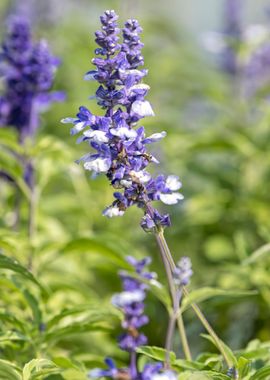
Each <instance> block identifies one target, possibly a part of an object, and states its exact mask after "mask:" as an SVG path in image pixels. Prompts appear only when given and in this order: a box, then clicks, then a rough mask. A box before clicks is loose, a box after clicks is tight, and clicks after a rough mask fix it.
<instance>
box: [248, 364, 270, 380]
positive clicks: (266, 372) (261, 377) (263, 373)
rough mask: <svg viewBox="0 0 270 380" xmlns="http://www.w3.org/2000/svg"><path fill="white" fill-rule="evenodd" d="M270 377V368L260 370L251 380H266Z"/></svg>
mask: <svg viewBox="0 0 270 380" xmlns="http://www.w3.org/2000/svg"><path fill="white" fill-rule="evenodd" d="M268 376H270V366H266V367H263V368H261V369H259V371H257V372H256V373H254V375H253V376H251V378H250V380H266V379H268Z"/></svg>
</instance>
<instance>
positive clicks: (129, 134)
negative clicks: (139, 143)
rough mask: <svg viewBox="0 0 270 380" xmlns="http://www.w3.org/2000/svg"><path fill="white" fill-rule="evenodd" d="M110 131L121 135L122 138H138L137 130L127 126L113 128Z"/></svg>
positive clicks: (118, 135) (115, 134)
mask: <svg viewBox="0 0 270 380" xmlns="http://www.w3.org/2000/svg"><path fill="white" fill-rule="evenodd" d="M110 132H111V134H112V135H114V136H117V137H120V138H125V137H126V138H128V139H129V138H136V137H137V132H136V131H134V129H129V128H127V127H122V128H118V129H116V128H111V129H110Z"/></svg>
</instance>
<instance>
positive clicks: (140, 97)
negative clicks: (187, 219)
mask: <svg viewBox="0 0 270 380" xmlns="http://www.w3.org/2000/svg"><path fill="white" fill-rule="evenodd" d="M117 18H118V16H117V15H116V14H115V12H114V11H106V12H105V13H104V14H103V15H102V16H101V18H100V20H101V24H102V30H101V31H98V32H96V42H97V44H98V45H99V46H100V47H99V48H98V49H96V51H95V52H96V55H97V57H95V58H94V59H93V60H92V63H93V64H94V65H95V66H96V69H95V70H90V71H89V72H88V73H86V75H85V79H86V80H95V81H97V82H98V83H99V87H98V89H97V91H96V94H95V98H96V100H97V103H98V105H100V106H101V108H103V109H104V110H105V115H104V116H96V115H93V114H92V113H91V112H90V111H89V110H88V109H87V108H86V107H80V108H79V112H78V113H77V115H76V117H75V118H65V119H63V120H62V122H63V123H72V124H73V127H72V129H71V134H80V136H79V138H78V140H77V142H78V143H80V142H82V141H85V142H86V143H88V144H89V145H90V147H91V148H92V149H93V150H94V151H95V152H94V153H92V152H90V153H88V154H86V155H84V156H83V157H82V158H81V159H80V160H78V162H83V165H84V168H85V169H86V170H89V171H91V172H93V173H94V175H97V174H100V173H104V174H105V175H106V176H107V178H108V180H109V181H110V183H111V185H112V186H113V188H114V189H116V191H115V193H114V198H115V200H114V201H113V203H112V204H111V205H110V206H109V207H107V208H106V209H105V210H104V212H103V214H104V215H105V216H107V217H113V216H122V215H123V214H124V212H125V211H126V209H127V208H128V207H130V206H132V205H137V206H138V207H141V208H143V209H144V210H145V217H144V219H143V221H142V226H143V228H145V229H146V230H151V227H150V226H151V225H153V226H154V227H155V228H156V226H157V225H159V226H163V227H166V226H169V225H170V219H169V216H168V215H165V216H161V215H160V214H159V213H158V212H157V211H155V212H153V213H149V212H148V211H147V204H149V203H150V202H152V201H156V200H160V201H162V202H163V203H166V204H175V203H177V202H178V201H179V200H181V199H183V196H182V195H181V194H180V193H179V192H178V190H179V189H180V187H181V183H180V182H179V180H178V177H176V176H168V177H165V176H163V175H159V176H157V177H156V178H153V177H152V176H151V174H150V173H149V172H148V171H147V170H146V168H147V167H148V165H149V164H150V163H156V164H157V163H158V160H157V159H156V158H155V157H154V156H153V155H152V154H151V153H149V152H148V150H147V146H148V145H149V144H152V143H155V142H157V141H159V140H160V139H162V138H164V137H165V136H166V132H159V133H154V134H152V135H151V136H146V133H145V130H144V127H143V126H138V127H137V124H138V122H139V121H140V120H141V119H143V118H144V117H146V116H153V115H154V112H153V110H152V106H151V104H150V103H149V102H148V101H147V100H146V99H145V97H146V95H147V93H148V91H149V86H148V85H147V84H144V83H142V79H143V78H144V77H145V76H146V75H147V70H144V69H138V67H139V66H141V65H143V64H144V59H143V56H142V54H141V49H142V47H143V44H142V42H141V41H140V33H141V32H142V28H141V27H140V25H139V23H138V21H137V20H128V21H127V22H126V23H125V27H124V28H123V29H122V37H123V42H122V44H120V43H119V33H120V29H119V28H118V27H117V23H116V20H117Z"/></svg>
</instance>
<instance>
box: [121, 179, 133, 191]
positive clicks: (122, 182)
mask: <svg viewBox="0 0 270 380" xmlns="http://www.w3.org/2000/svg"><path fill="white" fill-rule="evenodd" d="M120 184H121V185H122V186H124V187H125V188H127V189H128V188H129V187H131V186H132V181H127V180H126V179H122V180H121V181H120Z"/></svg>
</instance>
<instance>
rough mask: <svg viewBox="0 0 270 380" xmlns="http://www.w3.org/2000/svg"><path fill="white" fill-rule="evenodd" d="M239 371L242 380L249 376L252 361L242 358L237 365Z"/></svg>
mask: <svg viewBox="0 0 270 380" xmlns="http://www.w3.org/2000/svg"><path fill="white" fill-rule="evenodd" d="M237 369H238V372H239V377H240V379H242V378H243V377H245V376H247V375H248V373H249V371H250V369H251V360H248V359H246V358H244V357H243V356H240V358H239V359H238V363H237Z"/></svg>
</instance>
